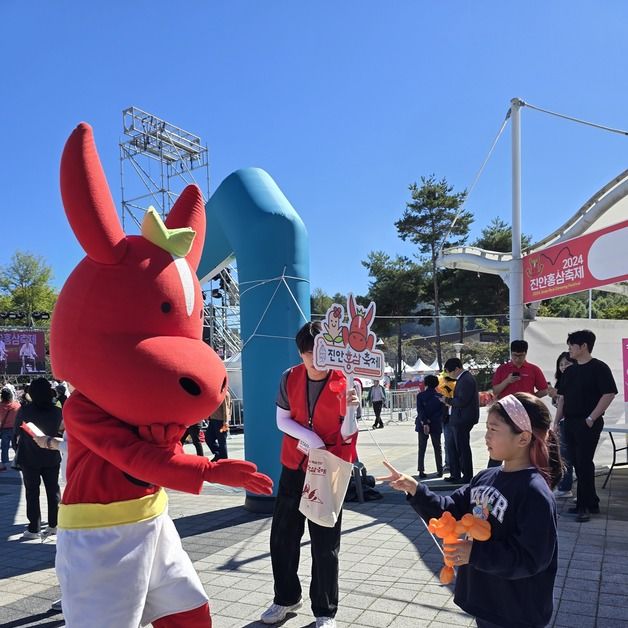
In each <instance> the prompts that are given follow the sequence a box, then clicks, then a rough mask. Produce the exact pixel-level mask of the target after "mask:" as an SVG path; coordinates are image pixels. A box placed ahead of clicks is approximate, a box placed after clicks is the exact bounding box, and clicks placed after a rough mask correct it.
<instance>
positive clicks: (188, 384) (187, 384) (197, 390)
mask: <svg viewBox="0 0 628 628" xmlns="http://www.w3.org/2000/svg"><path fill="white" fill-rule="evenodd" d="M225 381H226V380H225ZM179 384H181V388H183V390H185V392H186V393H189V394H190V395H194V396H195V397H197V396H198V395H200V394H201V387H200V386H199V385H198V384H197V383H196V382H195V381H194V380H193V379H190V378H189V377H182V378H181V379H180V380H179ZM223 386H224V383H223Z"/></svg>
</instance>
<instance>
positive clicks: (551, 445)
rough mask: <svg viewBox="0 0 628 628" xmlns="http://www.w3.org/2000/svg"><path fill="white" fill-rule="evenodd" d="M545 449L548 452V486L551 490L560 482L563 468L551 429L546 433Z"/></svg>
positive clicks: (558, 448) (558, 444) (556, 440)
mask: <svg viewBox="0 0 628 628" xmlns="http://www.w3.org/2000/svg"><path fill="white" fill-rule="evenodd" d="M547 449H548V452H549V476H550V477H549V485H550V488H552V489H553V488H555V487H556V486H557V485H558V483H559V482H560V481H561V480H562V477H563V472H564V467H563V461H562V459H561V457H560V443H559V442H558V438H557V437H556V434H555V432H554V430H552V429H549V430H548V432H547Z"/></svg>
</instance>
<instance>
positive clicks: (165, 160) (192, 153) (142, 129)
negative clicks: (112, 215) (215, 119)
mask: <svg viewBox="0 0 628 628" xmlns="http://www.w3.org/2000/svg"><path fill="white" fill-rule="evenodd" d="M122 132H123V134H124V137H123V138H122V139H121V140H120V181H121V187H122V226H123V228H125V229H126V228H127V225H126V223H127V222H128V221H129V220H131V221H132V222H133V223H134V224H135V225H137V226H138V227H139V226H140V225H141V223H142V217H143V215H144V212H145V211H146V210H147V209H148V207H149V206H150V205H152V206H153V207H154V208H155V209H156V210H157V211H158V212H159V213H160V214H161V217H162V218H164V219H165V217H166V216H167V215H168V212H169V211H170V208H171V207H172V205H173V203H174V201H175V199H176V198H177V196H178V195H179V192H180V190H181V189H182V188H183V187H185V186H186V185H189V184H190V183H196V184H197V185H198V186H199V187H200V188H201V190H202V192H203V195H204V197H205V198H207V196H208V193H209V158H208V151H207V147H206V146H203V145H202V143H201V138H200V137H199V136H198V135H194V134H193V133H190V132H189V131H185V130H183V129H181V128H180V127H177V126H175V125H174V124H170V123H169V122H166V121H165V120H162V119H161V118H158V117H157V116H154V115H153V114H151V113H147V112H146V111H142V110H141V109H138V108H137V107H129V108H128V109H125V110H124V111H123V112H122ZM195 171H199V172H198V174H199V175H201V176H200V177H199V178H200V180H199V181H197V180H196V179H195V177H194V172H195Z"/></svg>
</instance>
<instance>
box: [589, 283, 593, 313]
mask: <svg viewBox="0 0 628 628" xmlns="http://www.w3.org/2000/svg"><path fill="white" fill-rule="evenodd" d="M592 301H593V290H591V288H589V320H591V305H592Z"/></svg>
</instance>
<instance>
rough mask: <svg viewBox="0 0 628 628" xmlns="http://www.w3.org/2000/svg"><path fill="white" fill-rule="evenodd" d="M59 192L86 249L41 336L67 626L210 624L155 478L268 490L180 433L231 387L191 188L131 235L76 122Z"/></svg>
mask: <svg viewBox="0 0 628 628" xmlns="http://www.w3.org/2000/svg"><path fill="white" fill-rule="evenodd" d="M61 195H62V197H63V204H64V206H65V210H66V214H67V217H68V220H69V222H70V225H71V226H72V229H73V231H74V233H75V234H76V237H77V238H78V240H79V242H80V243H81V246H82V247H83V249H84V250H85V253H86V254H87V255H86V257H85V258H84V259H83V260H82V261H81V262H80V263H79V265H78V266H77V267H76V268H75V269H74V271H73V272H72V274H71V275H70V277H69V278H68V280H67V281H66V283H65V285H64V286H63V289H62V290H61V294H60V295H59V300H58V302H57V305H56V307H55V311H54V315H53V319H52V327H51V336H50V354H51V360H52V368H53V372H54V374H55V376H56V377H57V378H60V379H64V380H67V381H68V382H70V384H71V385H72V386H73V387H74V389H75V390H74V392H73V393H72V395H71V396H70V398H69V399H68V401H67V402H66V404H65V406H64V410H63V415H64V423H65V428H66V431H67V445H68V460H67V485H66V489H65V492H64V495H63V500H62V504H61V506H60V510H59V530H58V537H57V562H56V568H57V574H58V577H59V582H60V584H61V592H62V597H63V613H64V616H65V620H66V625H67V626H68V627H69V628H77V627H82V626H85V627H89V628H99V627H102V628H112V627H113V626H115V627H116V628H125V627H128V628H137V626H139V625H147V624H150V623H152V624H153V626H157V627H159V628H174V627H177V628H178V627H182V628H183V627H185V628H197V627H198V628H200V627H203V628H207V627H210V626H211V617H210V613H209V605H208V601H207V596H206V594H205V591H204V590H203V586H202V584H201V582H200V580H199V578H198V576H197V574H196V572H195V571H194V568H193V566H192V563H191V561H190V559H189V557H188V555H187V554H186V553H185V552H184V551H183V548H182V546H181V540H180V538H179V536H178V534H177V532H176V529H175V527H174V524H173V523H172V520H171V519H170V518H169V516H168V498H167V496H166V493H165V491H164V490H163V488H162V487H167V488H171V489H174V490H178V491H186V492H189V493H200V491H201V488H202V486H203V482H206V481H208V482H216V483H220V484H226V485H228V486H237V487H244V488H245V489H247V490H249V491H251V492H254V493H262V494H270V493H271V490H272V482H271V480H270V478H268V477H267V476H265V475H263V474H261V473H258V472H257V469H256V467H255V465H254V464H252V463H250V462H246V461H242V460H221V461H219V462H216V463H212V462H210V461H209V460H208V459H207V458H205V457H204V456H191V455H186V454H185V453H184V452H183V449H182V447H181V444H180V442H179V439H180V438H181V436H182V434H183V432H184V431H185V429H186V427H187V426H189V425H192V424H194V423H196V422H198V421H200V420H202V419H204V418H207V417H208V416H209V415H210V414H211V412H212V411H213V410H215V408H217V407H218V406H219V405H220V403H221V402H222V399H223V397H224V395H225V391H226V387H227V378H226V372H225V369H224V367H223V365H222V362H221V361H220V359H219V358H218V356H217V355H216V354H215V353H214V352H213V351H212V349H211V348H210V347H209V346H207V345H206V344H205V343H203V341H202V324H203V301H202V295H201V289H200V285H199V282H198V279H197V277H196V273H195V271H196V267H197V265H198V262H199V260H200V257H201V251H202V248H203V240H204V237H205V210H204V206H203V200H202V196H201V193H200V190H199V189H198V188H197V187H196V186H189V187H187V188H186V189H185V190H184V192H183V193H182V194H181V196H180V197H179V199H178V200H177V202H176V203H175V205H174V207H173V208H172V211H171V212H170V214H169V216H168V218H167V220H166V222H165V224H164V223H163V222H162V221H161V218H160V217H159V215H158V214H157V213H156V212H155V211H154V210H149V211H148V212H147V214H146V216H145V219H144V222H143V225H142V235H141V236H127V235H126V234H125V233H124V232H123V230H122V227H121V225H120V221H119V219H118V216H117V213H116V210H115V206H114V203H113V199H112V197H111V194H110V192H109V187H108V185H107V181H106V179H105V175H104V172H103V170H102V167H101V165H100V160H99V158H98V154H97V152H96V148H95V145H94V140H93V136H92V130H91V127H90V126H89V125H87V124H80V125H79V126H78V127H77V128H76V129H75V130H74V132H73V133H72V135H71V136H70V137H69V139H68V141H67V143H66V146H65V149H64V151H63V157H62V159H61Z"/></svg>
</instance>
